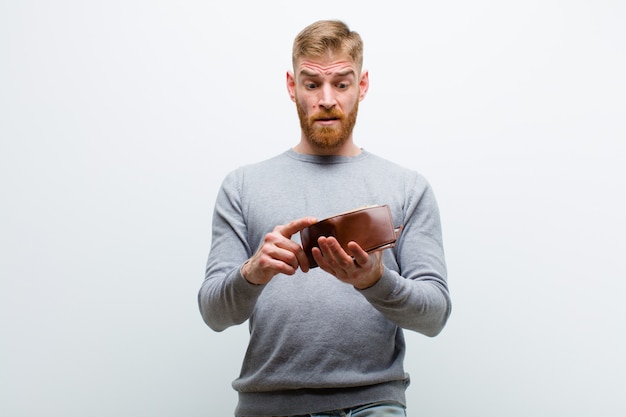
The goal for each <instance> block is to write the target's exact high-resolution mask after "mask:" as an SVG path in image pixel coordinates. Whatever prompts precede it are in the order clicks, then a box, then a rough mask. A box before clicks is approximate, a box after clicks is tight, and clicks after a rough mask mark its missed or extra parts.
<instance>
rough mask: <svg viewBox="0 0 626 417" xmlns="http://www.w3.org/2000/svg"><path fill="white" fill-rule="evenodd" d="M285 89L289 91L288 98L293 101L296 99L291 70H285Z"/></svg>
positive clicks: (294, 82)
mask: <svg viewBox="0 0 626 417" xmlns="http://www.w3.org/2000/svg"><path fill="white" fill-rule="evenodd" d="M286 81H287V91H288V92H289V98H290V99H291V101H293V102H294V103H295V101H296V77H295V76H294V75H293V72H291V71H287V79H286Z"/></svg>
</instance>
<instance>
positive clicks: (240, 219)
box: [198, 150, 451, 416]
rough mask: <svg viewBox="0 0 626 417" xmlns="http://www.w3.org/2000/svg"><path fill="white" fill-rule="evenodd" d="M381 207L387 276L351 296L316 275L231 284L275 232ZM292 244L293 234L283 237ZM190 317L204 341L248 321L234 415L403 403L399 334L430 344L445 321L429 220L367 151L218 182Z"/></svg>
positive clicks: (418, 180)
mask: <svg viewBox="0 0 626 417" xmlns="http://www.w3.org/2000/svg"><path fill="white" fill-rule="evenodd" d="M374 204H388V205H389V206H390V208H391V213H392V217H393V219H394V222H395V224H396V226H400V225H403V226H404V228H403V230H402V234H401V235H400V237H399V239H398V241H397V242H396V246H395V247H394V248H392V249H386V250H385V251H384V252H383V262H384V265H385V271H384V274H383V277H382V278H381V279H380V281H379V282H378V283H377V284H375V285H374V286H372V287H370V288H367V289H365V290H356V289H355V288H354V287H352V286H351V285H348V284H345V283H342V282H341V281H339V280H338V279H336V278H334V277H333V276H331V275H329V274H327V273H326V272H324V271H323V270H321V268H315V269H312V270H310V271H309V272H308V273H306V274H305V273H302V271H300V270H298V272H297V273H296V274H295V275H293V276H285V275H276V276H275V277H274V278H273V279H272V280H271V281H270V282H269V283H268V284H266V285H253V284H250V283H249V282H248V281H246V280H245V278H243V276H242V275H241V272H240V270H241V266H242V264H243V263H244V262H245V261H246V260H247V259H248V258H249V257H251V256H252V254H253V253H254V252H255V251H256V250H257V248H258V246H259V245H260V244H261V242H262V240H263V237H264V235H265V234H266V233H268V232H270V231H272V229H273V228H274V227H275V226H276V225H281V224H286V223H288V222H289V221H291V220H294V219H297V218H301V217H305V216H314V217H317V218H318V219H320V220H321V219H323V218H325V217H329V216H331V215H334V214H337V213H340V212H344V211H348V210H352V209H355V208H358V207H362V206H366V205H374ZM292 239H294V240H295V241H297V242H299V234H296V235H294V236H293V237H292ZM198 301H199V306H200V312H201V314H202V317H203V319H204V321H205V322H206V323H207V325H208V326H210V327H211V328H212V329H213V330H216V331H222V330H224V329H226V328H227V327H229V326H232V325H236V324H240V323H243V322H245V321H246V320H249V328H250V341H249V346H248V350H247V352H246V355H245V358H244V361H243V365H242V368H241V374H240V375H239V378H237V379H236V380H235V381H234V382H233V387H234V389H235V390H237V391H238V393H239V404H238V406H237V410H236V415H245V416H266V415H289V414H303V413H311V412H317V411H324V410H332V409H339V408H348V407H352V406H356V405H359V404H364V403H369V402H375V401H385V400H386V401H396V402H399V403H401V404H405V390H406V387H407V386H408V384H409V376H408V375H407V374H406V373H405V371H404V367H403V360H404V355H405V342H404V336H403V333H402V329H409V330H413V331H417V332H420V333H422V334H424V335H427V336H435V335H437V334H438V333H439V332H440V331H441V330H442V328H443V327H444V325H445V323H446V320H447V319H448V316H449V314H450V308H451V305H450V297H449V293H448V288H447V284H446V266H445V260H444V252H443V244H442V237H441V225H440V220H439V211H438V208H437V203H436V201H435V196H434V194H433V191H432V189H431V187H430V185H429V184H428V182H427V181H426V180H425V179H424V178H423V177H422V176H421V175H420V174H418V173H416V172H414V171H412V170H408V169H406V168H403V167H400V166H399V165H397V164H394V163H392V162H390V161H387V160H385V159H383V158H380V157H378V156H375V155H373V154H371V153H368V152H367V151H365V150H364V151H363V152H362V153H361V154H359V155H358V156H355V157H339V156H313V155H304V154H298V153H296V152H294V151H292V150H289V151H286V152H284V153H282V154H280V155H278V156H276V157H274V158H271V159H269V160H266V161H263V162H260V163H257V164H253V165H248V166H245V167H241V168H238V169H236V170H234V171H233V172H231V173H230V174H229V175H227V176H226V178H225V179H224V181H223V183H222V187H221V189H220V191H219V194H218V196H217V200H216V204H215V211H214V213H213V235H212V242H211V250H210V253H209V257H208V261H207V267H206V278H205V280H204V282H203V284H202V286H201V288H200V291H199V294H198Z"/></svg>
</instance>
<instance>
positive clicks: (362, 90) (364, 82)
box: [359, 70, 370, 101]
mask: <svg viewBox="0 0 626 417" xmlns="http://www.w3.org/2000/svg"><path fill="white" fill-rule="evenodd" d="M369 88H370V75H369V72H368V71H367V70H366V71H363V72H362V73H361V79H360V80H359V101H362V100H363V99H364V98H365V96H366V95H367V90H369Z"/></svg>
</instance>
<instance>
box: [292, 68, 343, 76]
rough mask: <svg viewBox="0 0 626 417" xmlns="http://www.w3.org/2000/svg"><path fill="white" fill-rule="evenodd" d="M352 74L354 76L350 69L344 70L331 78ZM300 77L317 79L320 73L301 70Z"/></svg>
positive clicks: (305, 69)
mask: <svg viewBox="0 0 626 417" xmlns="http://www.w3.org/2000/svg"><path fill="white" fill-rule="evenodd" d="M352 74H355V72H354V70H353V69H352V68H346V69H344V70H341V71H338V72H336V73H334V74H332V76H334V77H337V76H339V77H345V76H346V75H352ZM300 75H304V76H307V77H318V76H319V75H320V73H319V72H317V71H311V70H309V69H307V68H303V69H302V70H301V71H300Z"/></svg>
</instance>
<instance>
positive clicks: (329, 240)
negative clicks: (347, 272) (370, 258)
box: [318, 237, 353, 269]
mask: <svg viewBox="0 0 626 417" xmlns="http://www.w3.org/2000/svg"><path fill="white" fill-rule="evenodd" d="M318 244H319V247H320V250H321V251H322V255H323V256H324V258H326V260H327V261H328V262H329V263H332V264H336V265H338V266H340V267H342V268H344V269H345V268H349V267H351V266H352V264H353V260H352V256H350V254H348V253H347V252H346V251H345V250H344V249H343V248H342V247H341V245H340V244H339V242H338V241H337V239H335V238H334V237H320V238H319V240H318Z"/></svg>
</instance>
